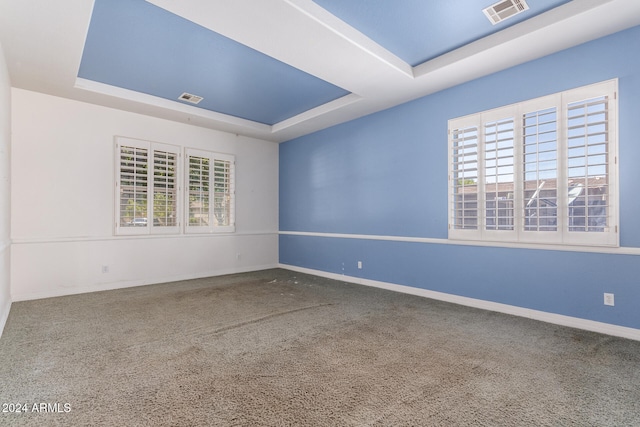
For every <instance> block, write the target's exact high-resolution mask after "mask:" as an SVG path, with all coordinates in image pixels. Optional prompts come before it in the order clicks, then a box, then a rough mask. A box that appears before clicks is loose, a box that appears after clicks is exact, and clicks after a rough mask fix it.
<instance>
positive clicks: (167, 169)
mask: <svg viewBox="0 0 640 427" xmlns="http://www.w3.org/2000/svg"><path fill="white" fill-rule="evenodd" d="M177 167H178V155H177V154H176V153H172V152H169V151H160V150H156V151H154V152H153V225H154V226H156V227H177V226H178V176H177Z"/></svg>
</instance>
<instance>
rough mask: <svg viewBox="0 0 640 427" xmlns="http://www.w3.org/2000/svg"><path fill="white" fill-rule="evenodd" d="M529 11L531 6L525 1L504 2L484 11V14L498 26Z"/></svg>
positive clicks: (506, 0) (507, 0) (505, 0)
mask: <svg viewBox="0 0 640 427" xmlns="http://www.w3.org/2000/svg"><path fill="white" fill-rule="evenodd" d="M528 9H529V5H528V4H527V2H526V1H525V0H502V1H499V2H498V3H495V4H493V5H491V6H489V7H488V8H486V9H484V10H483V12H484V14H485V15H486V16H487V18H489V21H491V23H492V24H493V25H496V24H497V23H499V22H502V21H504V20H505V19H507V18H511V17H512V16H514V15H517V14H518V13H520V12H524V11H525V10H528Z"/></svg>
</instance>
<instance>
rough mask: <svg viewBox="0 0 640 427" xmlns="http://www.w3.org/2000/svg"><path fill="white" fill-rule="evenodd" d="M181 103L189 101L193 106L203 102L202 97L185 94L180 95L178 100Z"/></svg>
mask: <svg viewBox="0 0 640 427" xmlns="http://www.w3.org/2000/svg"><path fill="white" fill-rule="evenodd" d="M178 99H179V100H180V101H187V102H190V103H192V104H197V103H198V102H200V101H202V97H201V96H198V95H192V94H190V93H187V92H185V93H183V94H182V95H180V97H179V98H178Z"/></svg>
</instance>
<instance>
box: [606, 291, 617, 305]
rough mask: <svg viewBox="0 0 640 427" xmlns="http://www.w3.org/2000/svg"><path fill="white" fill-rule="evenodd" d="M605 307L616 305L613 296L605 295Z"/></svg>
mask: <svg viewBox="0 0 640 427" xmlns="http://www.w3.org/2000/svg"><path fill="white" fill-rule="evenodd" d="M604 305H615V300H614V299H613V294H607V293H605V294H604Z"/></svg>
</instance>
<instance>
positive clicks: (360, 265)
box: [358, 261, 362, 270]
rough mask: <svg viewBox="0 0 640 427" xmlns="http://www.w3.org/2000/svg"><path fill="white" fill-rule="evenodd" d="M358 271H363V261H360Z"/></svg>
mask: <svg viewBox="0 0 640 427" xmlns="http://www.w3.org/2000/svg"><path fill="white" fill-rule="evenodd" d="M358 270H362V261H358Z"/></svg>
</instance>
